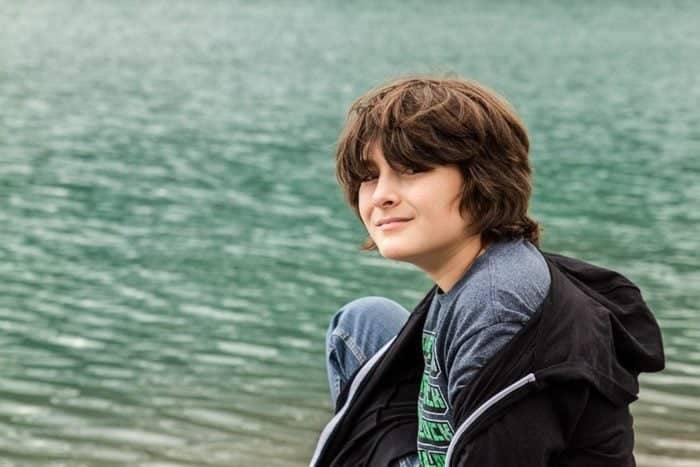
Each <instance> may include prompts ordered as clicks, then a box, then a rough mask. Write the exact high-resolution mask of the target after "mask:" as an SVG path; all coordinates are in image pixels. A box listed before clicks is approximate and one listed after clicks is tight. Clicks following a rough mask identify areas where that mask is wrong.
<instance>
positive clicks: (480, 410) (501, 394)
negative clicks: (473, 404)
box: [445, 373, 535, 467]
mask: <svg viewBox="0 0 700 467" xmlns="http://www.w3.org/2000/svg"><path fill="white" fill-rule="evenodd" d="M534 382H535V375H534V374H533V373H528V374H527V375H525V376H523V377H522V378H520V379H519V380H517V381H516V382H514V383H512V384H510V385H509V386H506V387H505V388H503V389H501V390H500V391H498V392H497V393H496V394H494V395H493V396H491V397H490V398H489V399H488V400H487V401H486V402H484V403H483V404H481V405H480V406H479V407H477V409H476V410H474V412H472V413H471V415H469V417H467V419H466V420H465V421H464V422H463V423H462V424H461V425H460V426H459V428H458V429H457V431H456V432H455V434H454V436H453V437H452V440H451V441H450V445H449V446H448V448H447V457H446V459H445V466H446V467H449V466H451V465H452V463H451V461H452V455H453V454H454V449H455V446H456V445H457V441H459V438H461V437H462V435H463V434H464V433H465V432H466V431H467V429H469V427H470V426H472V425H473V424H474V423H475V422H476V421H477V420H478V419H479V417H481V416H482V415H483V414H484V412H486V411H487V410H488V409H490V408H491V407H492V406H493V405H494V404H496V403H497V402H498V401H500V400H502V399H503V398H505V397H506V396H508V395H509V394H511V393H513V392H515V391H517V390H518V389H520V388H521V387H523V386H525V385H527V384H530V383H534Z"/></svg>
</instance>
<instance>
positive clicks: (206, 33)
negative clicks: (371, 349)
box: [0, 0, 700, 467]
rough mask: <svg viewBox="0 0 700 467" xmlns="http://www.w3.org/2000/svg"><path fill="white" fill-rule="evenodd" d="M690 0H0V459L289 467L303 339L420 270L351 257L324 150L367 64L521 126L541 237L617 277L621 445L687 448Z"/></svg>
mask: <svg viewBox="0 0 700 467" xmlns="http://www.w3.org/2000/svg"><path fill="white" fill-rule="evenodd" d="M698 19H700V4H697V3H695V2H689V1H688V2H679V1H671V2H665V3H663V4H656V3H652V2H645V1H641V2H636V1H635V2H632V1H620V2H615V3H614V4H612V5H611V4H608V3H606V2H599V1H595V2H588V3H585V4H584V3H583V2H577V3H575V4H574V2H564V3H563V4H562V3H560V2H559V3H555V2H551V3H550V2H545V1H537V2H530V3H529V4H528V5H521V4H520V2H498V4H497V5H496V4H494V3H491V2H486V1H480V2H441V3H440V4H439V5H429V6H427V5H424V4H423V3H422V2H399V1H386V2H382V3H381V4H375V3H372V2H352V4H349V3H344V2H321V1H311V2H303V3H301V2H297V3H292V2H283V1H276V2H272V1H266V2H250V1H225V2H224V1H213V0H212V1H204V2H184V1H167V2H166V1H164V0H147V1H139V2H136V1H120V2H107V1H105V0H101V1H95V2H85V1H77V0H75V1H70V0H54V1H49V0H45V1H29V2H13V1H10V0H0V464H2V465H22V466H24V465H55V466H58V465H70V466H75V465H80V466H103V465H138V466H166V465H167V466H194V465H196V466H200V465H202V466H205V465H212V466H214V465H215V466H224V465H235V466H243V465H265V466H302V465H305V464H306V463H307V462H308V459H309V457H310V454H311V451H312V448H313V445H314V442H315V439H316V437H317V435H318V433H319V431H320V428H321V426H322V425H323V424H324V423H325V422H326V421H327V420H328V419H329V418H330V415H331V412H330V403H329V401H328V395H327V388H326V378H325V373H324V368H323V364H324V360H323V358H324V357H323V353H324V350H323V335H324V332H325V327H326V323H327V320H328V319H329V317H330V315H331V313H332V312H333V311H334V310H335V309H336V308H338V307H339V306H341V305H342V304H343V303H344V302H346V301H349V300H350V299H352V298H355V297H358V296H360V295H368V294H381V295H386V296H389V297H391V298H393V299H395V300H397V301H399V302H401V303H402V304H404V305H405V306H406V307H409V308H410V307H412V306H413V305H414V304H415V303H416V301H417V300H418V299H419V298H420V297H421V296H422V294H423V292H424V291H425V290H426V288H427V287H428V286H429V285H430V283H429V282H428V280H427V279H426V278H425V277H424V276H423V275H422V274H421V273H420V272H418V271H416V270H414V269H412V268H410V267H406V266H405V265H401V264H397V263H390V262H386V261H383V260H381V259H380V258H378V257H377V256H375V255H372V254H365V253H359V252H358V250H357V245H358V244H359V243H360V242H361V240H362V239H363V236H362V230H361V229H360V226H359V224H358V222H357V221H356V219H355V218H354V217H353V215H352V213H351V212H350V211H349V210H348V209H347V208H346V207H345V206H344V205H343V200H342V198H341V196H340V192H339V190H338V188H337V186H336V184H335V180H334V175H333V160H332V153H333V145H334V141H335V139H336V136H337V133H338V131H339V129H340V127H341V125H342V120H343V115H344V112H345V110H346V109H347V107H348V105H349V104H350V102H351V101H352V100H353V98H355V97H356V96H358V95H359V94H361V93H362V92H364V91H365V90H367V89H368V88H369V87H371V86H373V85H375V84H378V83H380V82H382V81H384V80H386V79H388V78H391V77H394V76H398V75H403V74H406V73H418V72H431V73H445V72H454V73H457V74H460V75H462V76H466V77H470V78H474V79H477V80H480V81H482V82H484V83H486V84H488V85H489V86H491V87H493V88H495V89H497V90H498V91H500V92H501V93H503V94H504V95H506V96H507V97H508V98H509V99H510V101H511V102H512V103H513V104H514V106H515V107H516V108H517V109H518V111H519V112H520V114H521V115H522V117H523V119H524V120H525V122H526V123H527V125H528V127H529V130H530V133H531V139H532V146H533V147H532V158H533V163H534V166H535V172H536V175H535V177H536V179H535V196H534V200H533V214H534V216H535V217H536V218H538V220H540V221H541V222H542V223H543V224H544V226H545V234H544V241H543V246H544V248H545V249H546V250H551V251H558V252H562V253H565V254H571V255H574V256H577V257H580V258H584V259H587V260H590V261H594V262H598V263H600V264H603V265H606V266H608V267H612V268H615V269H618V270H620V271H622V272H623V273H625V274H626V275H627V276H629V277H630V278H632V279H633V280H635V281H637V282H638V283H639V284H640V285H641V286H642V288H643V291H644V295H645V297H646V298H647V300H648V301H649V303H650V304H651V305H652V307H653V308H654V309H655V310H656V313H657V317H658V319H659V321H660V322H661V324H662V327H663V331H664V337H665V343H666V350H667V355H668V369H667V370H666V371H665V372H663V373H661V374H655V375H649V376H646V377H644V378H643V380H642V383H643V384H642V391H641V394H640V401H639V402H638V403H636V404H635V405H634V414H635V423H636V428H637V447H636V453H637V458H638V463H639V465H640V466H647V467H652V466H653V467H663V466H700V461H698V459H700V389H698V388H700V324H699V323H700V319H699V318H700V312H699V311H698V303H699V301H700V253H698V251H700V236H699V235H698V223H699V222H700V208H699V207H698V206H700V202H699V201H700V158H699V157H698V156H699V155H700V154H699V153H700V114H699V113H698V111H697V107H698V103H699V102H700V79H699V77H700V60H699V59H700V35H698V33H697V31H696V28H697V23H698Z"/></svg>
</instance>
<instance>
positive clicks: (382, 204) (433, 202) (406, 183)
mask: <svg viewBox="0 0 700 467" xmlns="http://www.w3.org/2000/svg"><path fill="white" fill-rule="evenodd" d="M368 162H370V166H371V167H372V168H373V170H372V176H371V177H368V178H367V179H366V180H365V181H364V182H363V183H362V184H361V186H360V191H359V199H358V207H359V212H360V217H361V218H362V222H363V223H364V225H365V228H366V229H367V232H368V233H369V235H370V237H371V238H372V240H373V241H374V243H376V245H377V248H378V249H379V252H380V253H381V254H382V256H384V257H385V258H390V259H395V260H399V261H406V262H409V263H412V264H415V265H416V266H418V267H420V268H422V269H430V268H434V267H436V266H438V267H439V263H440V262H441V261H445V262H446V261H447V260H448V259H449V258H450V255H451V254H453V253H456V252H457V251H459V250H460V247H461V246H462V245H464V243H465V242H466V241H467V240H468V239H469V238H470V236H473V234H470V233H469V229H468V225H469V222H470V219H469V216H467V215H460V212H459V201H460V193H461V188H462V182H463V178H462V174H461V173H460V171H459V169H458V168H457V167H456V166H453V165H440V166H436V167H434V168H432V169H430V170H428V171H423V172H412V171H410V170H409V171H402V170H395V169H393V168H391V166H390V165H389V164H388V163H387V162H386V159H385V158H384V155H383V154H382V152H381V150H378V149H375V150H374V151H373V152H372V154H371V157H370V161H368ZM436 263H438V264H436Z"/></svg>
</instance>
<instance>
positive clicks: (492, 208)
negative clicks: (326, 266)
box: [336, 78, 540, 250]
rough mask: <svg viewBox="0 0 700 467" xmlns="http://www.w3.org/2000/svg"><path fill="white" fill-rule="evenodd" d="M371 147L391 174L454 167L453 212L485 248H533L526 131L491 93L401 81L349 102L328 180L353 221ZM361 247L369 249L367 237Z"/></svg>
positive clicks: (450, 82) (458, 84) (535, 233)
mask: <svg viewBox="0 0 700 467" xmlns="http://www.w3.org/2000/svg"><path fill="white" fill-rule="evenodd" d="M375 145H377V146H378V147H379V148H380V149H381V151H382V153H383V154H384V157H385V158H386V161H387V163H388V164H389V165H390V166H391V167H392V168H395V169H396V168H412V169H426V168H429V167H431V166H436V165H447V164H455V165H456V166H457V167H458V168H459V170H460V171H461V173H462V176H463V178H464V185H463V187H462V193H461V201H460V209H462V210H466V212H469V213H470V214H471V217H472V219H473V223H472V225H471V226H470V227H472V228H473V229H474V230H475V231H477V232H480V233H481V235H482V238H483V239H484V241H485V242H486V243H487V244H488V243H491V242H494V241H499V240H506V239H514V238H519V237H523V238H525V239H527V240H529V241H530V242H532V243H534V244H535V245H539V236H540V235H539V233H540V232H539V231H540V228H539V225H538V224H537V222H535V221H534V220H533V219H531V218H530V217H529V216H528V214H527V209H528V202H529V199H530V194H531V191H532V185H531V169H530V162H529V160H528V151H529V141H528V136H527V130H526V129H525V126H524V125H523V123H522V122H521V121H520V119H519V118H518V116H517V115H516V114H515V112H514V111H513V109H512V108H511V107H510V106H509V104H508V103H507V102H506V101H505V100H504V99H503V98H501V97H500V96H498V95H497V94H496V93H494V92H493V91H491V90H489V89H487V88H485V87H484V86H482V85H480V84H478V83H476V82H473V81H465V80H461V79H452V78H445V79H441V78H403V79H399V80H396V81H393V82H390V83H388V84H386V85H384V86H381V87H379V88H376V89H374V90H372V91H370V92H368V93H367V94H365V95H364V96H362V97H360V98H359V99H358V100H357V101H355V102H354V103H353V104H352V106H351V107H350V110H349V112H348V118H347V122H346V125H345V128H344V129H343V131H342V133H341V135H340V139H339V141H338V146H337V149H336V176H337V178H338V181H339V183H340V185H341V187H342V188H343V191H344V193H345V197H346V199H347V201H348V203H349V204H350V206H351V207H352V208H353V210H354V211H355V213H356V214H357V215H358V217H359V211H358V191H359V188H360V184H361V183H362V180H363V179H364V178H365V177H366V176H367V175H368V172H369V170H370V169H369V167H368V163H367V160H369V153H370V151H371V150H372V148H373V147H374V146H375ZM363 248H364V249H367V250H371V249H375V248H376V245H375V244H374V242H372V240H371V239H369V238H368V239H367V241H366V242H365V244H364V245H363Z"/></svg>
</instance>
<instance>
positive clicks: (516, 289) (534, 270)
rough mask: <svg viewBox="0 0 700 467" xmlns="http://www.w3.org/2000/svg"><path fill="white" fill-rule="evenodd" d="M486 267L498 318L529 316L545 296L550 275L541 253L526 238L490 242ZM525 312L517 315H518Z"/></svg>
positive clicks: (516, 318) (508, 318) (511, 318)
mask: <svg viewBox="0 0 700 467" xmlns="http://www.w3.org/2000/svg"><path fill="white" fill-rule="evenodd" d="M489 250H490V251H489V255H488V270H489V275H490V283H491V285H492V288H491V293H492V297H491V300H492V305H493V307H494V309H495V310H496V311H497V313H498V314H500V315H502V316H501V317H500V320H505V321H511V320H520V318H527V317H529V316H531V315H532V314H533V313H534V312H535V311H536V310H537V309H538V308H539V306H540V305H541V304H542V302H543V301H544V298H545V297H546V296H547V293H548V291H549V286H550V283H551V278H550V275H549V267H548V266H547V262H546V260H545V259H544V256H542V253H541V252H540V251H539V250H538V249H537V247H535V246H534V245H533V244H532V243H530V242H528V241H527V240H522V239H521V240H513V241H509V242H500V243H496V244H494V245H492V246H491V248H490V249H489ZM520 314H525V315H526V316H521V317H519V316H518V315H520Z"/></svg>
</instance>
